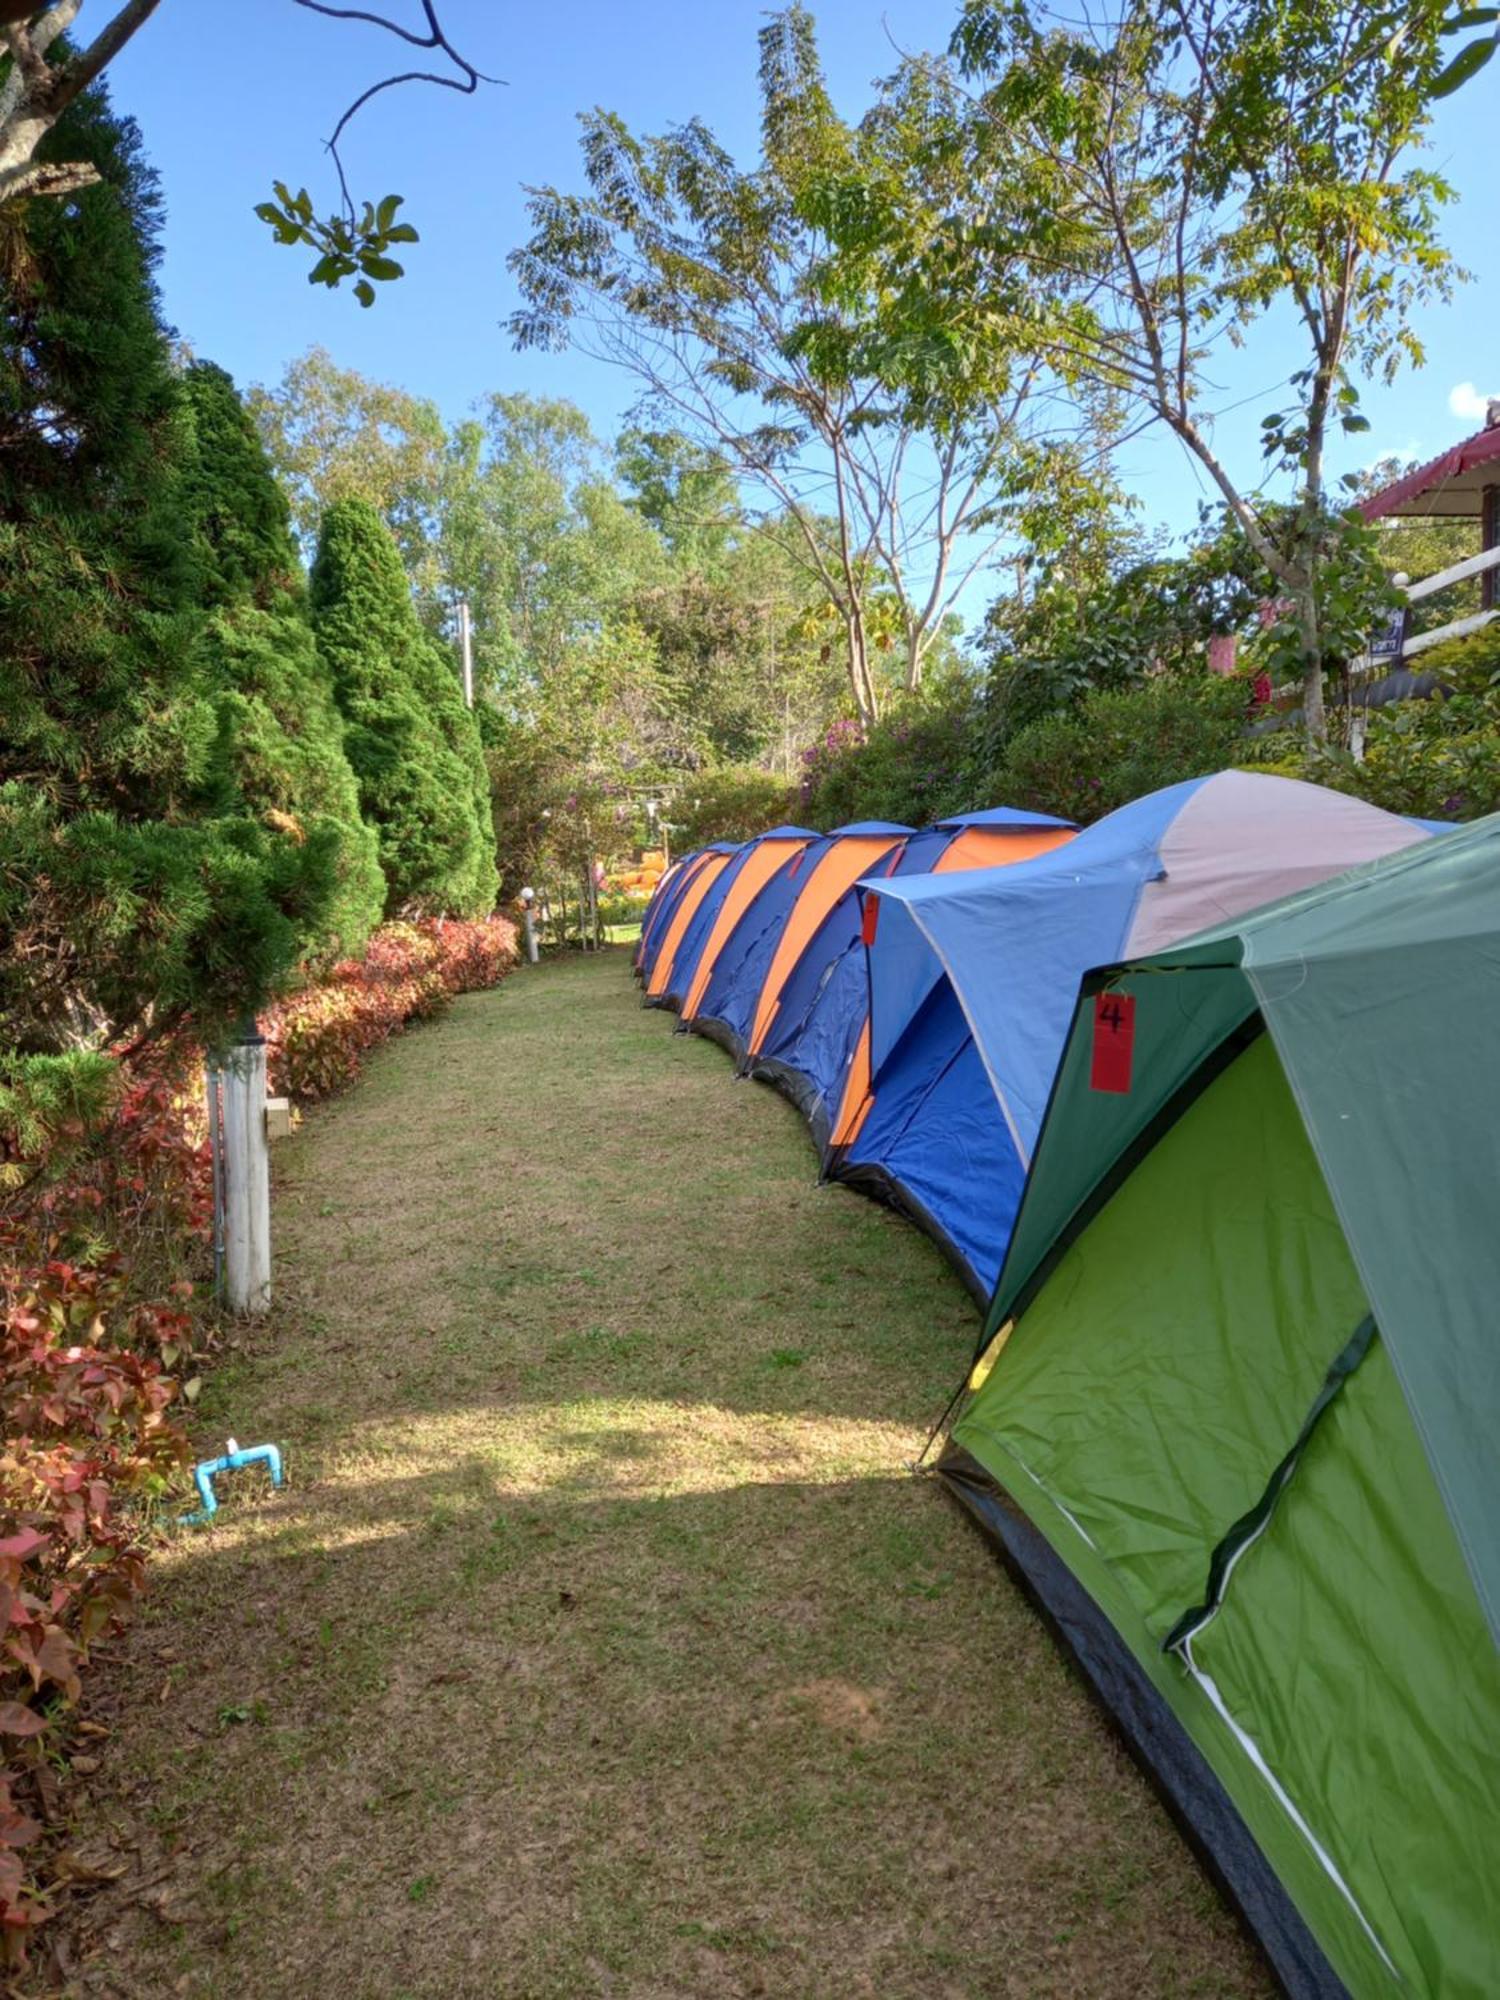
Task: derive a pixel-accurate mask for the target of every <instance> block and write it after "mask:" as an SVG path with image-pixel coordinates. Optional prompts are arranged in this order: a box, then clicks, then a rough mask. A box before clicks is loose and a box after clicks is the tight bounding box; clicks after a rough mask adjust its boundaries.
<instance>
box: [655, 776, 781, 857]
mask: <svg viewBox="0 0 1500 2000" xmlns="http://www.w3.org/2000/svg"><path fill="white" fill-rule="evenodd" d="M798 811H799V806H798V800H797V793H796V790H795V788H794V787H793V786H791V785H789V784H788V783H787V782H786V780H785V779H784V778H780V777H778V776H777V775H776V774H775V772H773V771H763V770H760V769H759V768H758V767H757V766H756V765H754V764H722V765H720V766H719V768H718V769H717V770H713V771H703V772H701V773H699V774H698V775H697V776H695V777H694V778H693V779H692V780H691V781H690V782H688V783H685V784H683V785H682V786H681V787H680V788H679V790H678V792H677V795H676V797H675V798H674V799H673V802H672V810H671V816H670V822H669V823H670V825H671V828H672V837H673V840H674V841H675V843H676V846H677V849H678V851H679V852H686V850H687V849H689V848H693V847H702V846H705V845H706V844H707V843H708V842H709V841H712V840H752V839H753V838H754V837H755V835H756V834H758V833H764V832H765V831H766V829H767V827H772V826H778V825H783V824H785V823H786V822H787V821H789V820H792V819H795V818H796V817H797V814H798Z"/></svg>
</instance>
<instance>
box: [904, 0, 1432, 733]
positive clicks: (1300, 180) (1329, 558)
mask: <svg viewBox="0 0 1500 2000" xmlns="http://www.w3.org/2000/svg"><path fill="white" fill-rule="evenodd" d="M1444 19H1445V8H1444V7H1443V6H1442V5H1441V4H1437V0H1418V4H1416V5H1409V4H1406V0H1400V4H1397V0H1377V3H1376V4H1371V0H1168V4H1167V5H1165V6H1158V5H1155V4H1148V0H1122V4H1121V5H1120V6H1119V7H1118V8H1117V9H1116V10H1115V11H1114V13H1113V15H1112V16H1110V17H1109V18H1107V19H1106V20H1104V21H1098V22H1090V23H1088V24H1087V25H1085V26H1080V25H1078V24H1076V23H1074V22H1071V21H1069V20H1066V19H1065V18H1064V17H1063V16H1062V15H1061V14H1060V13H1059V14H1054V13H1052V12H1051V11H1049V10H1048V9H1046V8H1045V7H1043V6H1040V5H1033V4H1031V0H1019V4H1012V0H965V7H964V14H963V20H962V22H961V24H960V27H959V29H958V32H957V35H956V38H955V47H956V49H957V52H958V54H959V57H960V59H961V61H962V63H963V65H964V67H965V69H966V71H967V72H968V74H969V75H970V77H971V78H972V79H974V80H975V81H976V83H977V84H978V85H979V96H978V100H977V103H976V106H975V108H974V110H973V112H972V114H971V115H970V117H969V118H968V120H967V135H968V136H967V158H968V161H969V168H970V174H971V178H972V181H973V183H974V185H975V186H976V187H982V188H983V192H984V199H985V207H986V221H985V224H984V227H983V228H982V229H980V230H978V231H977V232H975V231H966V230H965V229H964V228H963V227H961V226H960V227H956V228H954V229H952V230H950V231H948V232H947V234H946V237H945V238H944V240H943V241H942V242H941V244H940V246H939V248H938V249H937V250H936V251H935V252H934V254H932V255H931V256H930V257H928V258H927V259H926V260H925V262H924V268H923V270H922V272H921V274H920V276H921V282H922V283H923V285H924V287H925V289H926V290H927V291H928V293H929V295H930V296H933V297H935V298H940V299H941V301H942V304H943V323H944V324H945V325H946V326H947V327H948V329H949V331H950V336H951V337H952V338H955V339H958V338H963V337H978V336H979V333H980V332H981V331H982V328H983V326H984V324H985V322H986V318H987V315H988V312H989V305H988V297H989V291H990V286H991V279H992V274H993V272H994V271H995V270H996V269H997V268H998V269H999V270H1000V271H1001V272H1002V273H1003V274H1004V277H1005V278H1006V280H1007V282H1009V281H1011V280H1013V278H1014V275H1015V272H1016V270H1017V268H1018V260H1019V261H1020V264H1021V265H1022V266H1023V267H1024V268H1025V269H1026V270H1027V272H1028V273H1029V289H1030V294H1031V318H1032V324H1033V334H1034V340H1035V345H1036V348H1037V351H1038V353H1039V354H1041V355H1043V356H1046V357H1047V358H1048V359H1049V360H1050V361H1052V362H1053V363H1054V365H1055V366H1056V367H1057V369H1058V370H1059V372H1060V373H1063V374H1066V375H1070V376H1071V377H1072V378H1073V379H1077V380H1084V381H1089V382H1092V383H1094V384H1096V385H1098V386H1099V387H1100V388H1102V389H1104V390H1105V391H1107V392H1109V393H1111V394H1114V395H1117V396H1119V397H1121V398H1123V399H1125V400H1126V401H1127V402H1128V403H1130V404H1133V405H1134V406H1136V407H1137V408H1138V409H1139V410H1141V411H1142V412H1143V413H1144V414H1146V415H1147V416H1148V417H1150V418H1152V419H1154V420H1156V421H1160V422H1162V423H1165V424H1166V425H1167V426H1168V427H1169V428H1170V429H1171V430H1172V431H1173V433H1174V434H1175V435H1176V436H1177V437H1178V438H1179V439H1180V440H1181V441H1182V443H1183V444H1184V446H1185V447H1186V448H1187V450H1188V451H1189V452H1190V453H1191V454H1192V455H1193V456H1194V457H1195V458H1196V459H1197V460H1198V462H1199V463H1200V465H1201V466H1202V467H1203V468H1204V470H1205V471H1206V472H1207V474H1208V476H1209V477H1210V478H1211V479H1212V480H1213V482H1214V484H1215V485H1216V486H1217V488H1218V489H1219V492H1220V494H1221V495H1222V497H1223V500H1224V502H1225V504H1226V506H1227V507H1228V509H1229V511H1230V514H1231V515H1232V517H1233V518H1234V520H1235V522H1236V523H1237V525H1238V527H1239V530H1240V531H1241V533H1242V534H1243V535H1244V537H1245V539H1246V541H1247V542H1248V543H1249V545H1250V547H1251V549H1252V550H1253V551H1254V553H1255V556H1256V558H1257V559H1258V560H1259V562H1260V563H1261V564H1262V565H1263V566H1264V568H1265V570H1266V571H1267V572H1268V573H1269V575H1270V576H1271V577H1272V578H1273V579H1274V582H1275V585H1276V590H1277V595H1278V598H1279V599H1280V600H1281V601H1283V603H1284V605H1285V616H1284V618H1283V619H1282V621H1281V626H1280V631H1279V633H1278V634H1277V635H1276V636H1277V637H1279V638H1280V639H1281V640H1282V641H1283V642H1284V645H1283V650H1284V653H1285V655H1286V657H1287V659H1288V661H1289V662H1290V663H1292V664H1294V665H1295V666H1296V667H1297V668H1298V669H1299V670H1300V671H1301V673H1302V675H1303V679H1304V708H1305V714H1306V719H1307V727H1308V730H1309V733H1310V734H1311V735H1312V736H1314V737H1315V738H1320V737H1321V736H1322V735H1323V734H1324V730H1325V723H1324V714H1323V676H1324V672H1325V669H1326V667H1327V666H1328V664H1329V662H1330V660H1331V659H1337V658H1338V657H1339V655H1340V652H1341V650H1343V648H1344V646H1345V643H1346V641H1345V638H1344V634H1343V632H1342V631H1340V632H1338V633H1336V634H1335V633H1333V632H1331V630H1330V626H1331V625H1344V624H1347V623H1350V622H1353V623H1356V624H1357V623H1358V621H1359V619H1360V618H1361V617H1363V618H1365V619H1368V618H1369V617H1370V616H1371V615H1372V613H1373V610H1374V607H1375V603H1378V596H1377V598H1376V599H1375V600H1374V602H1373V603H1372V602H1369V601H1364V602H1356V599H1358V597H1359V593H1360V585H1359V579H1360V577H1361V576H1362V575H1365V574H1368V570H1367V566H1366V564H1365V561H1364V554H1363V551H1362V550H1361V549H1360V548H1359V547H1358V546H1357V545H1356V546H1354V547H1353V550H1352V555H1351V548H1350V537H1351V535H1352V534H1354V532H1355V531H1354V527H1353V523H1352V522H1351V520H1350V518H1349V517H1348V516H1347V515H1346V514H1344V513H1343V512H1342V511H1341V509H1340V507H1339V505H1338V504H1337V502H1336V499H1335V498H1334V497H1333V496H1332V495H1331V492H1330V479H1329V474H1328V469H1327V455H1328V449H1329V444H1330V441H1331V440H1332V439H1334V438H1336V437H1337V435H1338V433H1339V431H1340V429H1342V430H1344V431H1351V430H1355V429H1362V428H1365V427H1366V424H1365V419H1364V418H1363V417H1361V416H1360V415H1359V413H1358V390H1357V387H1356V381H1355V378H1356V377H1357V376H1361V375H1368V374H1371V373H1384V374H1386V375H1389V374H1390V373H1391V372H1392V371H1394V369H1395V368H1396V367H1397V366H1398V365H1399V363H1400V362H1401V361H1402V360H1403V359H1407V360H1411V361H1420V359H1421V348H1420V344H1419V342H1418V341H1417V338H1416V336H1415V334H1414V333H1413V332H1412V318H1413V314H1414V310H1415V308H1416V307H1417V306H1419V305H1420V304H1421V303H1423V302H1424V301H1425V300H1428V299H1430V298H1433V297H1438V298H1442V297H1446V296H1447V293H1448V289H1449V286H1450V284H1451V281H1452V277H1453V272H1452V267H1451V265H1450V263H1449V260H1448V258H1447V255H1446V253H1445V252H1444V250H1443V248H1442V245H1441V243H1440V241H1439V238H1438V233H1437V219H1438V212H1439V210H1440V209H1441V207H1442V205H1443V204H1444V203H1445V202H1446V201H1447V200H1448V199H1449V196H1450V191H1449V189H1448V187H1447V186H1446V184H1445V183H1444V182H1443V180H1442V179H1441V177H1440V176H1438V175H1437V174H1435V173H1433V172H1431V171H1430V170H1428V169H1426V168H1424V167H1422V166H1419V165H1417V164H1415V163H1414V161H1413V158H1412V155H1413V153H1414V151H1415V149H1416V148H1418V147H1419V146H1420V145H1421V143H1422V140H1423V136H1424V133H1425V131H1426V129H1427V126H1428V122H1429V117H1430V107H1431V103H1432V99H1433V96H1434V92H1435V90H1436V88H1437V87H1438V85H1439V82H1440V79H1441V72H1442V69H1443V66H1444V44H1443V30H1444ZM1276 313H1280V314H1283V315H1289V316H1291V317H1292V319H1293V321H1294V323H1295V325H1296V326H1297V328H1298V332H1299V335H1300V338H1301V340H1302V342H1303V352H1304V356H1305V359H1304V362H1303V365H1302V366H1301V367H1300V368H1299V369H1298V370H1297V371H1296V372H1295V374H1294V376H1293V378H1292V388H1293V392H1294V394H1293V401H1292V405H1291V407H1290V408H1286V409H1282V410H1278V411H1276V412H1274V413H1272V414H1270V415H1268V416H1267V417H1266V419H1265V420H1264V432H1263V435H1264V444H1265V456H1266V462H1267V466H1268V468H1269V469H1270V471H1271V472H1272V473H1281V474H1285V475H1286V476H1287V478H1288V479H1289V480H1290V481H1291V483H1292V485H1293V487H1294V489H1295V496H1296V497H1295V503H1294V504H1293V505H1292V506H1291V507H1289V508H1288V507H1282V508H1279V509H1273V508H1271V507H1269V506H1268V504H1267V502H1266V500H1265V499H1264V498H1263V497H1262V496H1261V494H1260V493H1258V492H1257V491H1256V490H1255V487H1254V485H1253V484H1252V482H1250V481H1248V480H1247V479H1246V478H1245V477H1244V476H1243V474H1237V473H1236V472H1235V471H1234V470H1233V469H1231V467H1230V466H1229V465H1228V464H1226V462H1225V461H1224V459H1223V457H1222V456H1221V455H1220V453H1219V451H1218V450H1217V449H1216V447H1215V445H1214V443H1213V439H1212V429H1211V413H1212V392H1211V390H1210V388H1209V386H1208V380H1207V363H1208V357H1209V356H1210V354H1211V353H1212V352H1213V350H1214V348H1215V347H1216V346H1217V345H1218V344H1219V343H1220V342H1222V341H1224V340H1230V341H1234V342H1237V343H1243V342H1244V341H1246V340H1247V339H1249V338H1251V337H1252V334H1253V330H1254V329H1255V328H1256V327H1257V326H1258V325H1259V324H1260V323H1262V322H1263V321H1264V320H1265V319H1266V318H1267V317H1268V315H1271V314H1276ZM1341 572H1342V573H1341Z"/></svg>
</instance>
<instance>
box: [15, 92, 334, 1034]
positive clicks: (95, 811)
mask: <svg viewBox="0 0 1500 2000" xmlns="http://www.w3.org/2000/svg"><path fill="white" fill-rule="evenodd" d="M38 157H39V159H40V160H41V162H42V163H43V164H45V163H46V162H47V161H49V160H51V159H62V160H67V161H80V160H81V161H86V162H87V163H88V164H89V167H90V176H91V177H90V179H89V180H88V182H87V184H86V185H84V186H83V187H82V188H81V190H80V191H78V192H77V193H76V194H75V195H74V196H73V197H72V198H71V199H70V200H69V201H68V202H66V203H64V202H46V201H37V202H34V203H32V204H31V205H30V206H29V207H28V208H27V210H26V212H25V214H24V216H22V218H21V220H20V224H19V226H17V225H15V224H14V223H13V224H12V228H11V231H10V234H9V236H8V239H7V255H8V261H9V284H8V296H7V301H6V311H5V313H4V315H3V316H0V770H3V772H4V773H5V783H4V784H3V786H0V1042H4V1043H7V1044H9V1045H10V1046H12V1047H14V1048H17V1049H20V1050H22V1051H30V1052H34V1053H39V1054H46V1053H49V1052H52V1051H56V1050H62V1049H67V1048H80V1047H86V1046H89V1045H91V1044H93V1045H97V1044H99V1043H101V1042H103V1041H105V1040H108V1039H111V1038H115V1037H120V1036H127V1037H128V1036H138V1035H141V1034H147V1033H153V1032H159V1031H161V1030H162V1029H164V1028H166V1027H167V1026H169V1025H170V1024H171V1023H172V1022H173V1021H175V1020H178V1019H180V1018H181V1017H182V1016H183V1015H184V1014H185V1013H189V1012H190V1013H191V1014H192V1015H193V1017H194V1019H195V1022H196V1024H197V1026H198V1027H199V1029H200V1031H201V1032H202V1033H203V1034H204V1035H205V1036H208V1037H210V1038H213V1037H216V1036H218V1035H220V1034H223V1033H225V1032H227V1030H228V1029H229V1027H230V1026H231V1025H232V1024H233V1022H234V1021H235V1020H236V1019H237V1018H238V1017H239V1016H240V1015H241V1014H242V1013H243V1012H245V1011H246V1010H251V1009H254V1008H255V1007H257V1006H258V1005H259V1004H260V1003H261V1002H262V1000H263V999H264V998H265V997H266V995H267V994H268V993H269V992H271V991H272V990H274V988H275V987H276V986H277V985H278V983H279V982H281V981H282V980H283V979H284V978H285V977H286V975H287V974H288V972H289V970H290V968H291V967H292V966H293V965H294V964H295V962H296V960H297V959H298V957H299V956H300V954H301V952H302V950H303V948H304V945H305V942H306V940H307V938H308V937H309V936H310V935H315V934H316V932H317V930H318V927H319V924H320V921H321V917H322V913H323V911H324V910H325V909H326V907H327V900H328V897H329V895H330V894H331V892H332V883H331V880H330V860H331V857H330V855H329V852H328V850H327V846H326V843H321V842H308V841H299V840H297V839H295V838H294V837H292V835H291V834H289V833H288V832H286V831H284V830H281V829H279V828H277V827H275V826H274V825H271V824H268V823H267V822H266V820H264V819H263V818H261V817H258V816H256V815H255V814H253V813H251V812H249V811H247V810H246V809H245V808H244V805H243V802H242V801H241V799H240V798H239V796H238V794H237V789H236V785H235V766H236V746H235V743H234V730H233V715H232V713H231V711H230V708H229V706H228V705H226V703H225V702H224V700H223V699H222V684H221V683H220V682H219V681H218V679H217V678H216V676H215V674H214V672H213V671H212V669H211V666H210V663H209V660H208V656H207V653H206V649H205V646H204V643H203V641H204V630H203V625H204V621H203V613H202V610H201V599H202V593H203V589H204V577H203V573H202V567H201V554H202V551H201V548H200V546H199V544H198V543H197V541H196V539H195V537H194V536H192V535H191V534H187V533H184V525H183V524H184V516H185V512H186V511H187V507H188V480H187V478H186V476H185V468H186V467H187V466H188V465H189V464H190V461H191V438H190V434H189V432H188V430H187V427H186V423H185V418H184V412H183V406H182V396H181V392H180V389H179V386H178V383H177V381H176V380H175V378H174V376H173V374H172V371H171V368H170V365H169V356H168V348H167V343H166V340H165V337H164V335H163V332H162V328H161V326H160V323H159V320H158V315H157V299H156V292H155V287H154V283H153V279H152V269H153V265H154V263H155V259H156V255H157V250H156V235H155V232H156V227H157V223H158V221H159V213H160V207H159V197H158V193H157V187H156V182H155V178H154V176H153V175H152V174H151V173H150V171H149V169H147V168H146V167H145V166H144V164H143V163H142V160H141V156H140V148H139V141H138V138H137V135H136V132H135V128H134V126H133V125H131V124H130V123H128V122H127V121H121V120H118V119H116V118H114V117H112V116H111V114H110V112H109V110H108V107H107V104H106V101H105V99H104V98H103V96H102V94H101V93H100V92H98V91H90V92H86V93H84V94H83V95H81V96H79V97H77V98H76V99H75V101H74V102H73V104H72V106H71V108H70V109H69V111H68V114H67V117H66V118H65V119H64V120H63V121H62V122H61V123H59V125H58V126H57V128H56V129H55V130H54V131H52V132H50V133H49V134H48V135H47V137H46V138H45V139H44V140H43V141H42V142H41V144H40V147H39V154H38Z"/></svg>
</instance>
